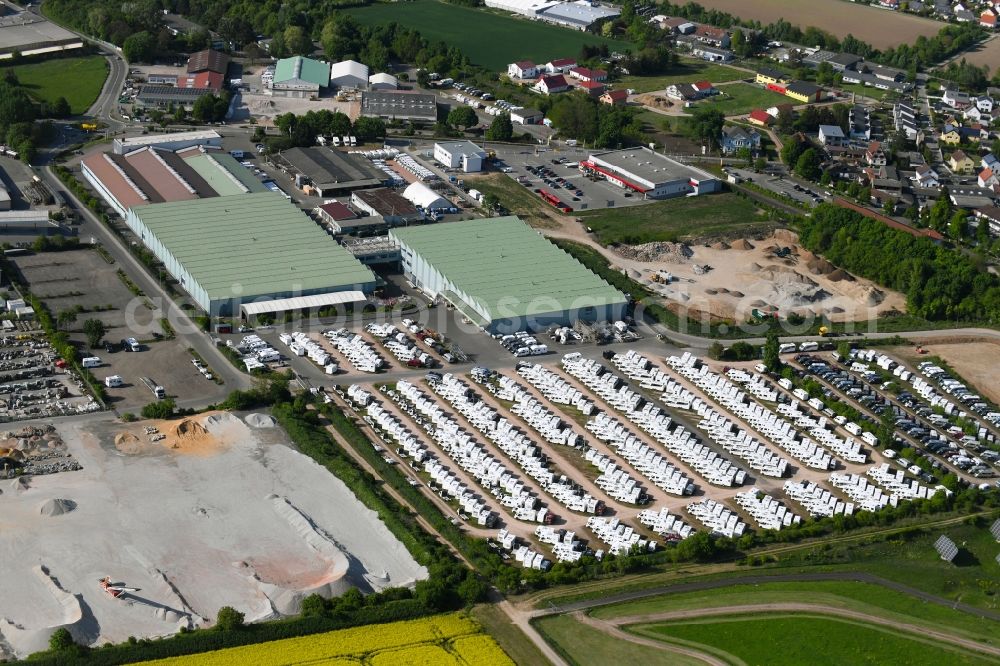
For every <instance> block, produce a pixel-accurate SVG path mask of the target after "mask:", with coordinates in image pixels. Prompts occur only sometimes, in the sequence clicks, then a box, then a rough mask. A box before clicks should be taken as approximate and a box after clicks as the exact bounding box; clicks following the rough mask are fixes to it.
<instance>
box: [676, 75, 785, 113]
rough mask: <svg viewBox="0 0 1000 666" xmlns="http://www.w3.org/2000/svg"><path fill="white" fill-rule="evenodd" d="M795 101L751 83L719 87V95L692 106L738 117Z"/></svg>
mask: <svg viewBox="0 0 1000 666" xmlns="http://www.w3.org/2000/svg"><path fill="white" fill-rule="evenodd" d="M786 102H791V103H792V104H795V103H796V102H795V100H793V99H791V98H788V97H785V96H784V95H781V94H779V93H776V92H773V91H771V90H767V89H765V88H761V87H760V86H758V85H755V84H753V83H732V84H730V85H725V86H720V87H719V94H718V95H713V96H711V97H708V98H706V99H703V100H701V101H700V102H697V103H695V104H694V105H692V108H694V107H699V108H700V107H706V106H708V107H712V108H713V109H718V110H719V111H722V113H723V114H724V115H727V116H738V115H741V114H744V113H750V112H751V111H753V110H754V109H766V108H767V107H769V106H774V105H775V104H785V103H786Z"/></svg>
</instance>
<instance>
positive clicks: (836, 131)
mask: <svg viewBox="0 0 1000 666" xmlns="http://www.w3.org/2000/svg"><path fill="white" fill-rule="evenodd" d="M819 142H820V143H821V144H823V145H824V146H840V145H843V143H844V130H842V129H840V127H838V126H837V125H820V126H819Z"/></svg>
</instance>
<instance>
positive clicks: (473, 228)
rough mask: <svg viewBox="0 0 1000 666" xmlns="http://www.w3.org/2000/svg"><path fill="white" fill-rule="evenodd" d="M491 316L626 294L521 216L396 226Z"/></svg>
mask: <svg viewBox="0 0 1000 666" xmlns="http://www.w3.org/2000/svg"><path fill="white" fill-rule="evenodd" d="M390 236H392V237H395V238H396V239H397V240H399V242H400V243H402V244H403V245H405V246H406V247H408V248H410V249H411V250H412V251H413V252H415V253H417V254H419V255H421V256H422V257H423V258H424V259H426V260H427V261H428V262H429V263H430V264H431V265H432V266H434V268H435V269H437V270H438V271H439V272H440V273H441V274H442V275H443V276H445V278H446V279H447V280H449V281H450V282H451V283H452V284H453V285H455V287H456V288H457V289H459V290H461V291H463V292H465V293H466V294H467V295H468V297H469V298H471V299H473V300H474V301H475V302H476V305H477V306H478V307H479V309H481V310H482V311H483V312H488V313H489V314H490V316H491V318H492V319H503V318H509V317H526V316H531V315H539V314H545V313H549V312H555V311H559V310H564V309H569V308H574V307H586V306H603V305H608V304H612V303H624V302H625V301H626V298H625V295H624V294H622V293H621V292H619V291H618V290H617V289H614V288H612V287H611V286H609V285H608V284H607V283H606V282H605V281H604V280H602V279H601V278H599V277H597V275H595V274H594V273H592V272H591V271H589V270H588V269H587V268H585V267H584V266H583V265H582V264H581V263H580V262H578V261H577V260H576V259H574V258H573V257H571V256H570V255H569V254H567V253H566V252H563V251H562V250H560V249H559V248H558V247H556V246H555V245H553V244H552V243H550V242H549V241H548V240H546V239H545V238H544V237H542V236H541V235H539V234H538V232H536V231H535V230H533V229H532V228H531V227H529V226H528V225H527V224H525V223H524V222H522V221H521V220H520V219H519V218H517V217H514V216H511V217H498V218H486V219H480V220H468V221H464V222H451V223H444V224H435V225H428V226H421V227H408V228H404V229H393V230H392V231H390Z"/></svg>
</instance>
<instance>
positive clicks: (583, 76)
mask: <svg viewBox="0 0 1000 666" xmlns="http://www.w3.org/2000/svg"><path fill="white" fill-rule="evenodd" d="M569 75H570V77H572V78H574V79H577V80H578V81H596V82H598V83H601V82H603V81H607V80H608V73H607V72H605V71H604V70H603V69H589V68H587V67H574V68H573V69H571V70H569Z"/></svg>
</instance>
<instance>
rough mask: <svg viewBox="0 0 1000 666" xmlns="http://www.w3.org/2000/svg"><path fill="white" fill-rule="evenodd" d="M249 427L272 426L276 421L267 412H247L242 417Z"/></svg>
mask: <svg viewBox="0 0 1000 666" xmlns="http://www.w3.org/2000/svg"><path fill="white" fill-rule="evenodd" d="M243 420H244V421H246V422H247V425H248V426H250V427H251V428H273V427H274V426H275V425H276V424H277V421H275V420H274V417H273V416H270V415H269V414H247V415H246V418H245V419H243Z"/></svg>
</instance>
